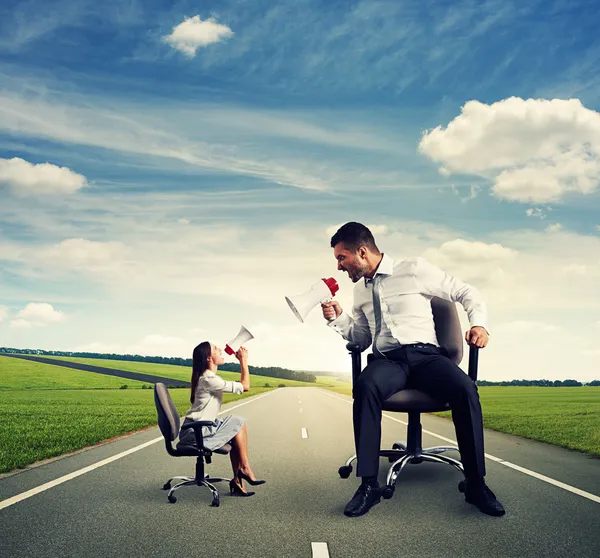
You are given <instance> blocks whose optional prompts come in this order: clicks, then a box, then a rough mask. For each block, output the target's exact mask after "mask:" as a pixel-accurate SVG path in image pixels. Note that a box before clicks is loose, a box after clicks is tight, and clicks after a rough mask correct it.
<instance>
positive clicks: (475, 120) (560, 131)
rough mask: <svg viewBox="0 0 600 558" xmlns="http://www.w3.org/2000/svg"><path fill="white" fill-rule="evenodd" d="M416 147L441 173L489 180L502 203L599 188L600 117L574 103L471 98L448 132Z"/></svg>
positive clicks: (436, 132)
mask: <svg viewBox="0 0 600 558" xmlns="http://www.w3.org/2000/svg"><path fill="white" fill-rule="evenodd" d="M419 150H420V151H421V153H423V154H425V155H426V156H428V157H430V158H431V159H432V160H433V161H435V162H437V163H440V164H441V165H442V168H444V169H445V172H446V171H448V172H452V173H465V174H476V175H479V176H483V177H485V178H489V179H490V180H492V181H493V186H492V192H493V193H494V195H496V196H497V197H499V198H503V199H507V200H512V201H518V202H531V203H544V202H546V203H547V202H556V201H560V200H561V199H562V198H563V197H564V196H565V194H567V193H568V192H578V193H580V194H590V193H592V192H594V191H595V190H596V189H597V187H598V184H599V182H600V113H598V112H596V111H593V110H590V109H587V108H585V107H584V106H583V105H582V104H581V102H580V101H579V100H577V99H570V100H561V99H552V100H545V99H527V100H524V99H520V98H518V97H511V98H509V99H504V100H502V101H499V102H496V103H493V104H491V105H487V104H485V103H481V102H479V101H469V102H467V103H466V104H465V105H464V106H463V107H462V110H461V114H460V115H459V116H457V117H456V118H455V119H454V120H452V121H451V122H450V123H449V124H448V126H447V127H446V128H443V127H442V126H438V127H436V128H434V129H433V130H430V131H427V132H425V133H424V134H423V137H422V138H421V141H420V143H419Z"/></svg>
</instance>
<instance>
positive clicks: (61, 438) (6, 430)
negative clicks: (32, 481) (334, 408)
mask: <svg viewBox="0 0 600 558" xmlns="http://www.w3.org/2000/svg"><path fill="white" fill-rule="evenodd" d="M72 360H75V359H72ZM76 360H77V361H84V362H86V363H87V364H92V365H96V366H104V367H106V368H114V369H118V370H128V371H133V372H145V373H150V374H156V375H158V376H164V377H169V378H174V379H182V380H187V381H189V380H190V374H191V370H190V369H188V368H186V367H180V366H169V365H162V364H152V363H135V362H130V361H123V362H120V361H109V360H103V359H76ZM138 365H141V366H138ZM173 369H175V370H173ZM221 375H222V376H223V378H225V379H226V380H239V377H240V375H239V373H235V372H223V373H222V374H221ZM267 384H268V386H269V387H265V385H267ZM123 385H127V389H120V388H121V387H122V386H123ZM280 385H284V386H306V385H314V384H306V383H304V382H297V381H294V380H283V379H279V378H271V377H267V376H251V391H250V392H246V393H244V394H242V395H233V394H224V395H223V401H224V402H225V403H228V402H230V401H235V400H238V399H243V398H245V397H249V396H252V395H258V394H260V393H263V392H265V391H269V389H272V388H276V387H278V386H280ZM142 386H149V384H147V383H144V382H139V381H136V380H128V379H125V378H118V377H116V376H107V375H105V374H96V373H93V372H85V371H81V370H74V369H70V368H65V367H62V366H54V365H51V364H42V363H38V362H32V361H28V360H20V359H15V358H9V357H3V356H0V416H2V421H1V422H0V473H5V472H7V471H10V470H12V469H14V468H19V467H25V466H27V465H29V464H31V463H34V462H35V461H39V460H41V459H46V458H49V457H55V456H58V455H62V454H64V453H68V452H71V451H75V450H78V449H81V448H84V447H86V446H89V445H93V444H96V443H98V442H101V441H103V440H107V439H109V438H113V437H115V436H119V435H121V434H125V433H127V432H132V431H135V430H139V429H140V428H144V427H147V426H153V425H155V424H156V422H157V416H156V407H155V406H154V392H153V390H152V389H140V388H142ZM170 393H171V397H172V398H173V401H174V402H175V404H176V406H177V408H178V410H179V412H180V414H181V415H183V414H184V413H185V412H186V411H187V409H188V408H189V407H190V402H189V396H190V392H189V389H171V390H170ZM23 448H25V449H23Z"/></svg>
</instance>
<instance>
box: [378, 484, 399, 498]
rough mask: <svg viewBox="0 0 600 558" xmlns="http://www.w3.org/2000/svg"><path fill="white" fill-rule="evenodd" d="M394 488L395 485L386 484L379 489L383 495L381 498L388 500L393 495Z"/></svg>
mask: <svg viewBox="0 0 600 558" xmlns="http://www.w3.org/2000/svg"><path fill="white" fill-rule="evenodd" d="M395 488H396V487H395V486H390V485H388V484H386V485H385V486H384V487H383V488H382V489H381V496H382V497H383V499H384V500H389V499H390V498H391V497H392V496H393V495H394V490H395Z"/></svg>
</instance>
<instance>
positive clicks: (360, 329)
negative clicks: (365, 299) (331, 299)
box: [323, 303, 371, 349]
mask: <svg viewBox="0 0 600 558" xmlns="http://www.w3.org/2000/svg"><path fill="white" fill-rule="evenodd" d="M336 306H337V308H336V314H337V318H335V319H333V320H329V321H328V323H327V325H328V326H329V327H331V328H332V329H333V330H334V331H337V332H338V333H339V334H340V335H341V336H342V337H343V338H344V339H346V341H349V342H350V343H357V344H358V345H360V346H361V347H363V349H366V348H367V347H368V346H369V345H370V344H371V329H370V328H369V321H368V320H367V317H366V316H365V313H364V312H363V311H362V310H361V309H360V308H357V307H356V306H354V307H353V308H352V317H350V316H349V315H348V314H346V313H345V312H344V311H343V310H342V307H341V306H340V305H339V304H337V303H336ZM323 307H324V308H325V304H324V305H323ZM337 309H339V313H338V312H337ZM324 314H325V312H324Z"/></svg>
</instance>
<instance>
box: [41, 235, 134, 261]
mask: <svg viewBox="0 0 600 558" xmlns="http://www.w3.org/2000/svg"><path fill="white" fill-rule="evenodd" d="M126 252H127V248H126V246H125V245H124V244H123V243H122V242H115V241H110V242H97V241H91V240H86V239H84V238H69V239H66V240H63V241H62V242H60V243H59V244H56V245H55V246H52V247H51V248H48V249H46V250H44V252H43V256H44V257H45V258H47V259H49V260H53V262H54V263H55V264H58V265H61V266H62V265H65V266H68V267H72V268H74V269H96V268H98V267H102V266H105V265H107V264H110V263H112V262H120V261H122V258H123V257H124V255H125V254H126Z"/></svg>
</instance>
